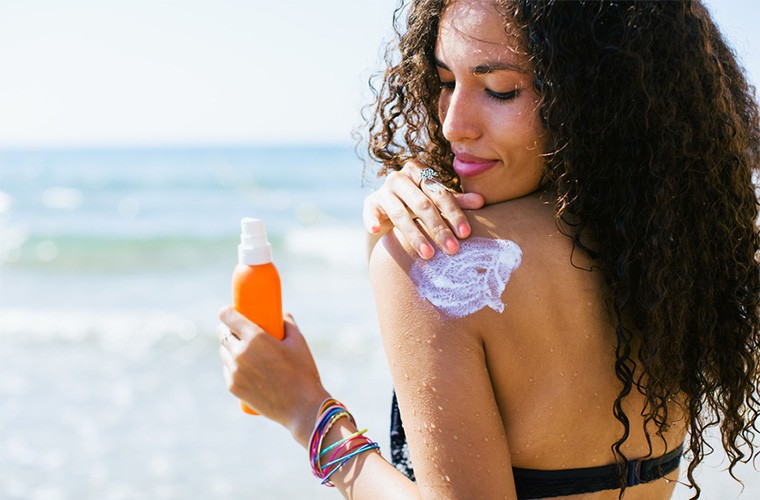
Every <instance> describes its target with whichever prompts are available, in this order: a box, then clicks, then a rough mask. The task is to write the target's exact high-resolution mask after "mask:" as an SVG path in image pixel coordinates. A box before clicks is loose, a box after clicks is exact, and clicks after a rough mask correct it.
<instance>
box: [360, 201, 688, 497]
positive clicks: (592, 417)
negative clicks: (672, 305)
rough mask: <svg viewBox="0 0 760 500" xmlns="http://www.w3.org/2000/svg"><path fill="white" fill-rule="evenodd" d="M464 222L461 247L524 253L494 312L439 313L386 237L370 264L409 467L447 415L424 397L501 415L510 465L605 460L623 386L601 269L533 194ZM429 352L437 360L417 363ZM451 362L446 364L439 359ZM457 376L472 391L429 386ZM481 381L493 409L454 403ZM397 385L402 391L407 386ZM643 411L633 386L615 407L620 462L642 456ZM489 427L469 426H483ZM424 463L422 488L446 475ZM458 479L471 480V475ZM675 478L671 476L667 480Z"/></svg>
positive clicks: (673, 436) (681, 426)
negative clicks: (467, 226)
mask: <svg viewBox="0 0 760 500" xmlns="http://www.w3.org/2000/svg"><path fill="white" fill-rule="evenodd" d="M470 221H471V224H472V228H473V233H472V236H470V240H473V239H477V238H487V239H490V240H501V241H511V242H514V244H516V245H517V246H518V247H519V249H520V250H521V255H520V261H519V265H517V266H515V268H514V270H513V271H512V272H511V274H509V276H508V279H507V281H506V284H505V286H504V287H503V293H501V296H500V301H501V303H502V304H503V305H502V306H501V307H499V305H498V304H496V307H484V308H482V309H479V310H477V312H473V313H472V314H469V315H464V316H462V317H452V315H451V314H447V312H446V311H442V310H441V307H440V305H439V307H436V306H434V305H433V304H431V302H430V300H429V298H426V294H425V291H424V290H422V289H420V283H419V280H417V282H415V279H414V276H415V270H416V269H418V268H419V267H420V261H418V260H417V259H416V254H415V253H414V252H413V251H412V250H411V249H409V248H408V247H405V246H404V245H403V244H401V243H400V242H399V241H398V239H396V236H395V235H393V234H389V235H386V237H385V238H384V239H383V241H382V242H381V243H380V244H379V245H377V246H376V248H375V251H374V252H373V257H372V260H371V273H372V277H373V283H374V287H375V295H376V300H377V302H378V311H379V316H380V323H381V330H382V332H383V337H384V340H385V342H386V351H387V354H388V357H389V360H390V362H391V371H392V373H393V377H394V383H395V384H396V386H397V391H398V392H399V405H400V408H401V411H402V417H403V418H404V421H405V422H409V421H412V422H414V423H413V424H412V426H414V425H417V427H418V428H417V429H415V428H414V427H412V428H411V429H409V428H408V426H406V427H407V434H408V435H409V441H410V449H411V452H412V459H413V461H414V462H415V471H416V472H417V470H418V469H419V466H417V462H426V461H427V459H426V458H424V457H423V455H424V454H425V453H426V451H425V450H426V449H428V450H429V448H428V447H427V446H426V441H427V440H428V439H429V433H426V432H425V430H426V429H425V426H426V423H428V420H431V419H432V421H433V422H436V421H439V420H445V419H446V418H447V416H445V415H444V416H441V415H435V414H434V413H435V411H434V410H435V409H433V410H432V411H430V412H429V413H428V414H427V415H426V416H425V417H418V415H419V414H420V413H424V412H426V411H428V406H429V405H430V402H429V401H426V399H427V400H430V399H434V400H439V401H448V400H449V399H451V398H455V399H456V398H459V399H458V400H459V401H460V402H462V403H463V404H467V405H472V407H474V408H481V409H483V410H484V411H486V412H487V411H488V410H489V408H491V409H492V410H493V411H494V412H496V414H497V416H498V418H494V419H493V420H491V422H492V425H499V426H500V427H501V428H502V429H501V430H502V431H503V439H504V440H505V447H506V448H507V449H508V460H509V463H510V466H513V467H520V468H529V469H549V470H552V469H568V468H583V467H594V466H600V465H607V464H610V463H614V455H613V453H612V451H611V446H612V444H613V443H614V442H615V441H617V440H618V439H619V438H620V437H621V436H622V434H623V426H622V424H621V423H620V422H619V421H618V420H617V419H616V418H615V416H614V414H613V405H614V402H615V399H616V398H617V395H618V392H619V390H620V389H619V388H620V383H619V381H618V379H617V378H616V376H615V371H614V365H615V346H616V339H615V328H614V323H613V321H612V318H611V316H610V313H609V311H608V307H607V303H606V293H605V286H604V281H603V276H602V273H601V272H599V271H598V270H595V269H594V263H593V261H592V260H591V259H590V258H589V257H588V256H587V255H586V254H585V253H584V252H583V251H582V250H580V249H576V250H575V251H573V245H572V241H571V240H570V239H569V238H568V237H567V236H565V235H563V234H562V233H561V232H560V231H559V230H558V228H557V225H556V223H555V216H554V210H553V205H552V204H550V203H549V204H547V203H544V202H543V201H542V200H541V198H540V194H533V195H530V196H527V197H523V198H520V199H517V200H512V201H508V202H504V203H499V204H496V205H491V206H489V207H486V208H484V209H481V210H479V211H477V212H473V213H472V214H471V216H470ZM475 241H478V240H475ZM468 244H470V245H472V241H471V242H470V243H464V244H463V247H462V248H463V251H464V254H465V255H467V245H468ZM470 255H473V256H474V254H470ZM438 258H439V259H446V258H447V257H445V256H439V257H438ZM431 267H432V268H433V269H435V266H431ZM449 278H451V279H453V280H454V283H453V288H454V289H455V290H456V289H457V287H458V286H459V287H461V288H465V285H466V283H457V282H456V280H457V279H458V278H457V277H456V276H453V277H451V276H449ZM462 279H465V278H462ZM390 290H394V292H393V293H391V292H390ZM500 309H501V311H500V312H499V310H500ZM389 316H390V317H389ZM454 316H456V315H454ZM425 335H427V336H428V337H427V338H424V336H425ZM389 341H390V342H391V345H389ZM415 343H417V344H422V343H427V344H434V345H436V346H437V349H438V352H437V353H436V352H435V351H434V350H433V349H429V348H428V349H426V348H424V347H423V348H415V347H414V345H415ZM463 350H464V352H472V351H478V350H480V352H479V353H477V355H473V356H472V358H474V360H470V359H469V358H467V357H466V356H460V355H459V354H457V353H461V352H463ZM445 353H452V354H450V355H448V356H447V354H445ZM437 356H440V357H442V358H443V359H442V360H441V361H440V362H435V361H433V362H430V361H429V360H427V359H426V358H429V357H437ZM449 356H451V358H452V359H449V360H448V361H447V358H448V357H449ZM462 359H464V361H462ZM634 359H635V358H634ZM410 366H415V367H418V368H417V369H418V372H417V373H418V374H419V377H420V378H421V379H422V380H417V381H415V383H412V384H410V383H409V382H408V377H409V373H408V372H409V367H410ZM420 366H422V368H420ZM455 370H459V373H456V374H455V375H456V376H452V374H451V373H448V372H451V371H455ZM462 370H467V372H463V371H462ZM476 370H483V371H484V372H485V374H484V377H483V378H482V379H478V377H473V376H472V373H469V372H472V371H476ZM445 372H446V373H445ZM457 377H458V378H459V379H460V380H462V381H463V382H464V381H470V382H471V383H470V384H467V383H462V384H461V385H460V386H459V387H451V384H445V383H438V384H436V383H435V381H438V380H439V379H441V378H444V379H446V380H448V379H449V378H451V380H456V378H457ZM478 380H480V381H481V382H480V383H481V384H483V385H487V386H488V388H487V389H488V391H490V392H491V394H492V398H493V401H492V403H491V402H489V401H487V400H488V396H487V394H486V396H483V398H481V399H482V400H481V401H477V400H475V398H474V397H473V399H472V400H467V398H466V397H465V398H460V397H459V396H456V395H455V393H457V392H461V391H473V384H476V383H478ZM420 382H422V384H421V385H420V384H419V383H420ZM406 385H409V386H411V387H410V388H405V386H406ZM438 391H443V392H444V394H443V395H439V394H437V392H438ZM420 401H421V402H420ZM483 405H484V406H483ZM489 405H490V406H489ZM643 405H644V398H643V397H642V396H641V395H640V394H639V393H638V392H636V391H635V390H634V392H633V393H631V394H630V395H629V396H628V397H627V398H625V400H624V401H623V408H624V409H625V412H626V415H627V416H628V418H629V420H630V424H631V425H630V431H631V435H630V437H629V438H628V440H627V441H626V443H625V444H624V445H623V447H622V452H623V453H624V454H625V455H626V457H627V458H629V459H635V458H642V457H647V456H648V455H649V447H648V445H647V439H646V437H645V434H644V432H643V419H642V417H641V416H640V415H641V413H642V410H643ZM675 412H676V409H675V408H671V415H677V414H676V413H675ZM439 413H440V412H439ZM410 414H411V415H410ZM415 414H416V415H415ZM450 415H451V414H450V413H449V414H448V416H449V417H450ZM474 421H475V422H478V419H474ZM487 421H488V419H484V420H483V422H479V423H478V424H483V425H488V424H487V423H486V422H487ZM420 425H421V429H422V432H421V435H419V434H420ZM434 425H435V424H434ZM415 434H418V435H416V436H415ZM652 434H653V431H652ZM684 434H685V422H684V421H683V420H682V419H680V418H678V417H676V419H675V421H674V422H673V425H672V427H671V430H670V431H669V432H668V433H667V434H666V435H665V441H666V442H667V451H670V450H672V449H674V448H675V447H677V446H678V445H679V444H680V443H681V441H682V440H683V436H684ZM442 440H443V441H445V438H442ZM415 441H416V446H415ZM420 441H421V445H420ZM652 448H653V449H652V453H651V457H658V456H661V455H663V454H664V453H665V452H666V446H665V443H664V442H663V441H662V440H660V439H659V438H655V437H654V436H652ZM415 449H416V450H417V452H416V453H415ZM455 449H456V448H455ZM454 453H455V454H456V453H457V452H456V451H455V452H454ZM475 455H478V454H477V453H476V454H475ZM489 456H490V457H492V458H493V457H496V459H497V461H498V460H501V455H499V453H498V452H496V451H494V452H493V453H492V454H491V455H489V454H488V453H484V454H483V458H482V460H481V461H482V462H483V461H487V460H489V458H488V457H489ZM473 458H474V459H475V461H478V460H480V458H479V457H477V456H474V457H473ZM454 463H456V459H455V460H454ZM480 465H481V466H483V467H489V468H490V467H492V466H494V464H488V463H481V464H480ZM427 466H428V467H430V466H432V467H433V472H432V473H428V476H427V479H425V480H427V481H433V482H435V475H436V474H435V472H434V471H438V473H443V474H444V475H445V474H446V472H447V471H448V470H449V469H448V468H446V467H442V465H441V464H439V463H437V462H436V461H435V460H434V461H433V463H430V462H427ZM458 467H459V468H460V469H461V467H468V466H467V465H466V464H464V465H460V466H458ZM496 468H497V469H498V468H499V467H498V466H496ZM461 472H463V473H468V474H471V473H472V470H471V469H470V468H468V469H467V470H462V471H461ZM672 476H673V478H674V479H675V478H677V474H676V473H674V474H672ZM423 477H424V474H423ZM420 481H424V480H423V479H420ZM673 486H674V485H672V484H668V483H667V482H666V481H665V480H660V481H655V482H652V483H649V484H646V485H640V486H636V487H634V488H632V489H630V490H628V492H627V493H626V498H667V497H669V495H670V493H671V492H672V489H673ZM581 497H582V498H607V497H610V498H616V497H617V493H616V492H614V491H606V492H599V493H594V494H587V495H583V496H578V498H581Z"/></svg>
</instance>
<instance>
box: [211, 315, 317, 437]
mask: <svg viewBox="0 0 760 500" xmlns="http://www.w3.org/2000/svg"><path fill="white" fill-rule="evenodd" d="M219 319H221V320H222V324H220V325H219V328H217V337H218V338H219V341H220V342H221V344H222V345H221V347H220V348H219V354H220V356H221V358H222V363H223V364H224V380H225V381H226V382H227V388H228V389H229V391H230V392H231V393H232V394H234V395H235V396H237V397H238V398H239V399H240V400H242V401H243V402H245V404H247V405H248V406H249V407H250V408H251V409H253V410H255V411H256V412H257V413H259V414H261V415H263V416H265V417H267V418H270V419H272V420H274V421H275V422H278V423H280V424H282V425H283V426H284V427H285V428H287V429H288V430H290V432H291V433H292V434H293V437H294V438H295V439H296V441H298V442H299V443H301V444H302V445H304V446H306V443H307V442H308V440H309V436H310V434H311V431H312V427H313V426H314V419H315V418H316V414H317V411H318V410H319V405H320V404H321V403H322V402H323V401H324V400H325V399H327V398H328V397H330V395H329V394H328V392H327V391H326V390H325V388H324V387H323V386H322V382H321V381H320V379H319V372H318V370H317V366H316V364H315V363H314V358H313V357H312V355H311V351H309V346H308V345H307V344H306V340H305V339H304V338H303V335H301V332H300V331H299V330H298V327H297V326H296V324H295V322H294V321H293V317H292V316H291V315H290V314H287V315H285V318H284V321H285V338H284V339H283V340H281V341H280V340H277V339H275V338H273V337H271V336H270V335H268V334H267V333H266V332H265V331H264V330H262V329H261V328H259V327H258V325H256V324H255V323H252V322H250V321H248V319H246V318H245V317H244V316H243V315H242V314H240V313H239V312H237V311H236V310H235V309H234V308H233V307H231V306H227V307H225V308H223V309H222V310H221V311H220V312H219Z"/></svg>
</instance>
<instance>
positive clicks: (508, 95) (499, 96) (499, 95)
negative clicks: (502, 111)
mask: <svg viewBox="0 0 760 500" xmlns="http://www.w3.org/2000/svg"><path fill="white" fill-rule="evenodd" d="M486 94H487V95H488V96H489V97H491V98H493V99H496V100H497V101H510V100H512V99H514V98H515V97H517V96H518V95H520V89H515V90H511V91H509V92H494V91H493V90H487V89H486Z"/></svg>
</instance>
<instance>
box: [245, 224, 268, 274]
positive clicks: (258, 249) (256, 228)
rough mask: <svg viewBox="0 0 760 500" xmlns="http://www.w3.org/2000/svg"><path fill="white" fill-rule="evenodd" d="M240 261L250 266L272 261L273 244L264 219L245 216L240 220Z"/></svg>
mask: <svg viewBox="0 0 760 500" xmlns="http://www.w3.org/2000/svg"><path fill="white" fill-rule="evenodd" d="M238 261H239V262H240V263H241V264H246V265H249V266H254V265H259V264H267V263H269V262H272V246H271V245H270V244H269V241H268V240H267V231H266V228H265V227H264V222H263V221H262V220H260V219H254V218H251V217H244V218H243V219H242V220H241V221H240V245H238Z"/></svg>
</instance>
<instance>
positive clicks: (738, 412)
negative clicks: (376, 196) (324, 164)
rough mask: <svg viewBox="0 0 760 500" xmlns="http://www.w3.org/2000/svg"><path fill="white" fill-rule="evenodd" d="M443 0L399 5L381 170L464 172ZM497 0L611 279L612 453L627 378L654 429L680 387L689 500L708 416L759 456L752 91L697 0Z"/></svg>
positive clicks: (757, 157) (588, 238) (581, 229)
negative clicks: (451, 113) (438, 66)
mask: <svg viewBox="0 0 760 500" xmlns="http://www.w3.org/2000/svg"><path fill="white" fill-rule="evenodd" d="M446 3H447V2H446V1H445V0H415V1H412V2H411V5H410V6H409V9H408V17H407V18H406V26H405V27H404V28H403V29H402V28H401V27H400V24H401V22H402V13H403V12H405V10H404V8H405V6H404V2H403V1H402V2H401V4H400V6H399V8H398V9H397V11H396V15H395V16H394V21H395V26H396V27H397V32H398V33H399V44H398V49H399V52H400V57H399V56H394V55H392V54H391V53H390V52H389V53H388V56H387V60H388V69H387V70H386V72H385V74H384V75H383V80H382V86H381V87H380V88H379V89H377V91H376V93H375V95H376V102H375V106H374V108H373V109H372V114H371V116H369V117H368V120H367V121H368V128H369V154H370V157H371V158H372V159H374V160H376V161H378V162H379V163H380V164H381V166H380V174H381V175H382V174H385V173H387V172H388V171H390V170H398V169H400V168H401V167H402V166H403V164H404V162H405V161H406V160H408V159H409V158H417V159H420V160H421V161H422V162H423V163H425V164H426V165H428V166H431V167H433V168H436V169H437V170H438V171H439V173H440V174H441V175H442V176H444V178H445V179H446V181H447V182H449V183H450V185H453V186H456V183H457V180H456V175H455V173H454V172H453V170H452V169H451V160H452V158H451V152H450V149H449V146H448V143H447V141H446V140H445V138H444V137H443V135H442V130H441V123H440V121H439V120H438V117H437V103H438V94H439V91H440V82H439V81H438V77H437V73H436V71H435V67H434V65H433V50H434V47H435V40H436V35H437V31H438V21H439V18H440V14H441V12H442V10H443V8H444V7H445V4H446ZM495 3H498V4H499V6H500V9H501V10H502V12H503V13H504V15H505V19H506V20H509V22H511V23H513V25H516V26H517V27H518V28H519V29H521V31H522V33H523V35H524V43H525V50H526V51H527V53H528V56H529V57H530V58H531V60H532V62H533V64H534V66H535V84H534V85H535V88H536V90H537V92H538V94H539V95H540V96H541V104H540V113H541V117H542V120H543V123H544V126H545V128H546V132H547V137H548V139H549V151H550V154H549V155H548V157H547V162H546V173H545V176H546V178H547V179H548V180H549V182H550V183H551V184H552V187H553V189H554V192H555V193H556V195H557V199H556V202H557V205H556V207H557V217H558V219H562V220H564V221H566V222H568V223H569V224H570V226H565V227H570V229H569V230H568V233H569V234H568V236H571V237H572V238H573V239H574V241H575V245H576V247H578V248H582V249H584V250H586V251H587V252H588V253H589V254H591V255H592V257H594V258H595V261H596V262H597V263H598V265H599V267H600V268H601V270H602V271H603V272H604V274H605V277H606V281H607V284H608V287H609V295H610V304H611V310H612V311H613V312H614V316H615V318H614V319H615V322H616V333H617V352H616V363H615V373H616V375H617V377H618V378H619V380H620V382H621V389H620V392H619V394H618V397H617V399H616V401H615V404H614V408H613V409H612V410H613V412H614V415H615V416H616V418H617V419H618V420H619V421H620V422H621V424H622V426H623V429H624V433H623V435H622V436H621V438H620V439H619V440H618V441H617V442H616V443H614V445H613V451H614V453H615V456H616V457H618V459H619V462H620V463H621V464H625V457H623V455H622V453H621V451H620V448H621V445H622V444H623V443H624V442H625V440H626V439H627V438H628V435H629V431H630V425H629V420H628V418H627V416H626V414H625V411H624V410H623V405H622V401H623V399H624V398H625V396H626V395H627V394H629V393H630V392H631V390H633V389H634V388H636V389H637V390H639V391H641V393H642V394H644V396H645V397H646V400H647V406H646V408H645V413H644V415H645V419H646V424H645V430H646V431H647V436H648V437H649V436H650V434H649V432H648V430H649V429H650V428H653V429H654V430H655V435H660V436H661V433H662V432H663V431H665V430H666V429H667V427H668V422H669V419H668V404H669V402H670V401H682V402H683V406H684V408H683V410H684V412H685V415H686V418H687V419H688V430H689V433H690V442H689V443H688V446H687V448H688V451H689V452H690V453H689V455H691V457H690V463H689V467H688V474H687V475H688V479H689V482H690V484H691V485H692V486H694V487H695V488H696V490H695V498H696V497H698V496H699V494H700V489H699V487H698V486H697V485H696V482H695V480H694V475H693V473H694V470H695V468H696V467H697V465H698V464H699V463H700V462H701V461H702V459H703V458H704V456H705V455H706V454H708V453H709V452H707V451H706V448H709V445H707V444H706V442H705V431H706V430H707V429H708V428H709V427H714V426H719V427H720V431H721V436H722V444H723V447H724V449H725V451H726V453H727V456H728V457H729V459H730V462H731V465H730V468H729V471H730V472H731V473H732V475H733V468H734V466H735V465H736V464H737V463H739V462H741V461H745V462H746V461H749V460H751V459H752V457H753V455H755V454H756V453H757V450H756V449H755V448H754V447H753V444H752V439H753V437H754V436H755V432H757V431H758V425H757V424H758V422H759V420H760V418H759V416H760V400H758V390H759V389H758V387H759V385H760V368H759V365H758V356H759V353H760V317H759V315H760V266H759V265H758V255H760V235H759V234H758V227H757V217H758V199H757V193H756V191H755V187H754V186H753V179H752V176H753V173H755V174H757V173H758V170H760V166H759V163H760V123H759V121H758V107H757V103H756V101H755V96H754V88H752V87H751V86H749V85H748V83H747V80H746V78H745V76H744V73H743V70H742V68H741V67H740V66H739V64H738V63H737V60H736V57H735V55H734V54H733V52H732V51H731V49H730V48H729V47H728V45H727V44H726V42H725V40H724V39H723V36H722V35H721V33H720V32H719V30H718V28H717V27H716V26H715V24H714V22H713V21H712V19H711V18H710V16H709V13H708V12H707V10H706V9H705V7H704V6H703V5H702V4H701V3H700V2H699V1H671V2H636V1H631V2H616V1H605V2H598V1H574V2H569V1H551V0H548V1H547V0H544V1H535V0H517V1H512V2H510V1H499V2H495ZM394 57H395V59H394ZM594 236H597V237H594ZM592 241H593V243H590V242H592ZM634 332H635V335H634ZM635 349H637V350H636V351H634V350H635ZM621 469H622V467H621ZM621 484H622V483H621ZM621 494H622V493H621Z"/></svg>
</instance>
